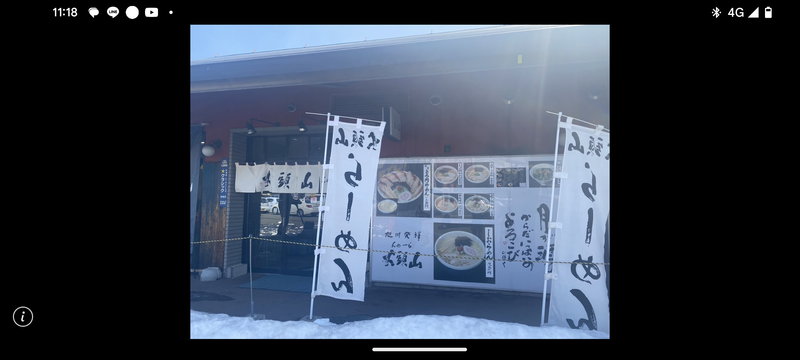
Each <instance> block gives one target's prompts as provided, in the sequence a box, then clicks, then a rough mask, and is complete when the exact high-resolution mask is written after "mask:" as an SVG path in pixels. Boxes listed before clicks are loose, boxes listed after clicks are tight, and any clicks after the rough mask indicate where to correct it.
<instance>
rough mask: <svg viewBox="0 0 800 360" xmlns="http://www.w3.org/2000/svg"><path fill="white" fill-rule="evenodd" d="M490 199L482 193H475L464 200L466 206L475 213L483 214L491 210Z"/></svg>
mask: <svg viewBox="0 0 800 360" xmlns="http://www.w3.org/2000/svg"><path fill="white" fill-rule="evenodd" d="M489 206H490V205H489V200H488V199H486V198H485V197H483V196H480V195H473V196H470V197H468V198H467V200H466V201H464V208H465V209H467V211H469V212H471V213H473V214H482V213H485V212H486V210H489Z"/></svg>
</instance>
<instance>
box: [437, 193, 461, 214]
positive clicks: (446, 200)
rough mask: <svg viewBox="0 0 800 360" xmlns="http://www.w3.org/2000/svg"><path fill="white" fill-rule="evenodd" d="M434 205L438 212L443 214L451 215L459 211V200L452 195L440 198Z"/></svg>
mask: <svg viewBox="0 0 800 360" xmlns="http://www.w3.org/2000/svg"><path fill="white" fill-rule="evenodd" d="M434 204H435V205H436V210H439V211H441V212H443V213H451V212H453V211H455V210H456V209H458V200H457V199H456V198H455V197H454V196H452V195H441V196H438V197H436V201H434Z"/></svg>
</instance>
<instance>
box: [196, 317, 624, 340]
mask: <svg viewBox="0 0 800 360" xmlns="http://www.w3.org/2000/svg"><path fill="white" fill-rule="evenodd" d="M190 311H191V332H190V334H191V338H192V339H608V338H609V336H608V334H606V333H602V332H599V331H587V330H576V329H568V328H563V327H555V326H544V327H533V326H527V325H522V324H515V323H506V322H499V321H492V320H485V319H477V318H471V317H465V316H438V315H410V316H404V317H393V318H377V319H372V320H365V321H354V322H348V323H344V324H342V325H337V324H334V323H331V322H330V321H329V320H328V319H316V320H314V321H313V322H308V321H273V320H253V319H252V318H250V317H232V316H228V315H225V314H209V313H204V312H199V311H194V310H190Z"/></svg>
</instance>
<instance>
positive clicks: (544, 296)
mask: <svg viewBox="0 0 800 360" xmlns="http://www.w3.org/2000/svg"><path fill="white" fill-rule="evenodd" d="M548 113H550V112H549V111H548ZM551 114H552V113H551ZM560 124H561V112H560V111H559V112H558V122H557V123H556V149H555V156H554V159H553V172H555V171H556V170H557V169H558V139H559V135H561V126H560ZM562 166H563V164H562ZM555 192H556V177H555V176H553V184H552V185H551V186H550V216H549V218H550V219H548V220H547V223H548V224H552V222H553V198H554V197H555ZM560 194H561V188H560V187H559V195H560ZM560 201H561V198H560V197H559V202H560ZM547 230H548V234H547V244H546V245H545V248H544V251H545V254H547V257H546V258H545V259H544V261H545V265H544V288H543V289H542V317H541V318H540V319H539V326H540V327H541V326H542V325H544V310H545V304H547V267H548V266H547V258H549V257H550V256H551V255H552V254H551V251H550V237H551V236H553V234H554V233H555V230H556V229H555V228H552V229H547Z"/></svg>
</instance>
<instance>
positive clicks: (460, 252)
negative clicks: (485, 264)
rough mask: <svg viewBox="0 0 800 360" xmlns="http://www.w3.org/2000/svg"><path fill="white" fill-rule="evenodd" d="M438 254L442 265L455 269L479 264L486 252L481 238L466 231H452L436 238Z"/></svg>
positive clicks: (464, 268) (467, 268) (465, 268)
mask: <svg viewBox="0 0 800 360" xmlns="http://www.w3.org/2000/svg"><path fill="white" fill-rule="evenodd" d="M434 247H435V249H436V255H437V257H436V258H437V259H438V260H439V262H441V263H442V265H444V266H446V267H448V268H450V269H453V270H469V269H472V268H474V267H476V266H478V265H479V264H480V263H481V262H482V261H483V257H484V254H485V253H486V250H485V248H484V247H483V242H481V240H480V239H479V238H478V237H477V236H475V235H473V234H471V233H468V232H466V231H451V232H448V233H445V234H444V235H442V236H440V237H439V238H438V239H436V243H435V245H434Z"/></svg>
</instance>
